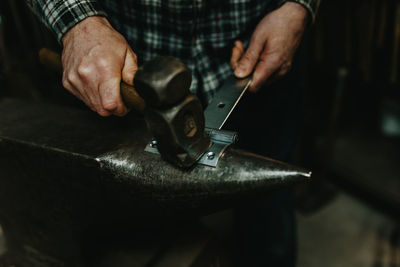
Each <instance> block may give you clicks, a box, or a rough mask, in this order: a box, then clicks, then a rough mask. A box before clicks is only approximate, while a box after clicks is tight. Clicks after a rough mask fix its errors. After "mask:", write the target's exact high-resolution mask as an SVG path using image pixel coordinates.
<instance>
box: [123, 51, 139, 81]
mask: <svg viewBox="0 0 400 267" xmlns="http://www.w3.org/2000/svg"><path fill="white" fill-rule="evenodd" d="M137 70H138V66H137V57H136V55H135V53H133V51H132V49H130V48H129V49H128V50H127V52H126V56H125V63H124V67H123V68H122V80H123V81H124V82H125V83H127V84H129V85H132V86H133V79H134V77H135V74H136V72H137Z"/></svg>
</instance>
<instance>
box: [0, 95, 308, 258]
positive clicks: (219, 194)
mask: <svg viewBox="0 0 400 267" xmlns="http://www.w3.org/2000/svg"><path fill="white" fill-rule="evenodd" d="M150 139H151V136H150V134H149V133H148V132H147V131H146V127H145V123H144V121H143V119H142V118H141V117H140V116H137V117H136V116H134V114H132V115H131V116H129V117H126V118H100V117H98V116H97V115H95V114H94V113H92V112H90V111H83V110H76V109H70V108H66V107H61V106H55V105H48V104H41V103H36V104H32V103H28V102H24V101H20V100H12V99H2V100H0V176H1V177H0V223H1V224H2V226H3V227H4V232H5V234H6V238H7V240H8V241H9V247H10V248H11V249H10V251H14V252H15V251H18V253H20V254H21V255H19V256H20V257H21V258H26V255H28V258H29V259H33V261H32V262H30V263H29V264H30V265H28V266H78V265H69V264H67V265H63V264H62V263H65V262H79V261H80V259H81V258H82V257H83V256H82V253H83V252H82V251H84V250H85V246H86V245H87V244H88V243H90V242H89V240H90V241H91V242H95V241H92V239H93V236H98V235H99V233H100V235H101V234H109V235H117V234H116V232H117V233H118V232H119V233H122V236H126V235H127V233H130V232H135V231H136V232H137V231H141V230H142V229H143V228H147V227H150V226H157V225H158V226H160V225H165V224H167V223H168V221H170V220H172V218H173V221H176V220H180V219H179V218H187V217H190V215H199V214H205V213H209V212H212V211H214V210H218V209H222V208H227V207H231V206H233V205H234V203H235V202H237V201H242V200H244V199H245V198H248V197H255V196H263V195H265V194H266V193H268V192H269V191H270V190H274V189H277V188H279V187H281V186H286V185H290V184H293V183H295V182H301V181H305V180H307V179H308V177H309V173H308V172H306V171H304V170H302V169H300V168H296V167H293V166H289V165H286V164H283V163H280V162H276V161H273V160H270V159H267V158H264V157H261V156H257V155H254V154H250V153H246V152H244V151H241V150H237V149H234V148H228V149H227V150H226V152H225V155H224V156H223V157H222V158H221V159H220V162H219V164H218V166H217V168H212V167H207V166H202V165H198V166H195V167H194V168H192V169H190V170H186V171H185V170H181V169H178V168H176V167H173V166H172V165H170V164H168V163H166V162H164V161H163V160H162V159H161V158H160V157H159V156H157V155H154V154H151V153H147V152H145V151H144V147H145V146H146V144H147V143H148V141H149V140H150ZM161 218H162V219H161ZM167 218H170V219H167ZM110 226H111V227H110ZM104 229H107V231H106V233H103V232H104ZM134 236H135V235H134ZM97 242H102V241H101V240H100V241H99V240H97ZM133 242H134V241H133ZM19 256H18V255H17V257H19ZM35 262H38V263H35ZM46 264H47V265H46Z"/></svg>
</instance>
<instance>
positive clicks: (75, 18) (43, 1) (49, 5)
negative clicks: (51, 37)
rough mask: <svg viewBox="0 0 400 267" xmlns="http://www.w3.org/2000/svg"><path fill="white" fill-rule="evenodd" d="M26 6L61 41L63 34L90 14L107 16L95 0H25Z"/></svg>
mask: <svg viewBox="0 0 400 267" xmlns="http://www.w3.org/2000/svg"><path fill="white" fill-rule="evenodd" d="M26 2H27V4H28V6H29V7H30V8H31V9H32V10H33V12H34V13H35V14H36V15H37V16H38V17H39V19H40V20H41V21H42V22H43V23H44V24H45V25H46V26H47V27H49V28H50V29H51V30H52V31H53V32H54V33H55V35H56V36H57V40H58V41H59V42H61V38H62V37H63V36H64V34H65V33H66V32H67V31H68V30H69V29H71V28H72V27H73V26H75V25H76V24H77V23H79V22H80V21H82V20H84V19H85V18H87V17H90V16H107V15H106V13H105V12H104V10H103V9H102V8H101V6H100V4H99V3H98V2H97V0H56V1H54V0H26Z"/></svg>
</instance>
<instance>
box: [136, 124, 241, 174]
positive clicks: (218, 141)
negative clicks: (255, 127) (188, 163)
mask: <svg viewBox="0 0 400 267" xmlns="http://www.w3.org/2000/svg"><path fill="white" fill-rule="evenodd" d="M205 131H206V132H207V133H208V134H209V135H210V139H211V146H210V148H209V149H208V150H207V151H206V152H205V153H204V154H203V155H202V156H201V157H200V159H199V160H198V162H197V163H198V164H201V165H205V166H210V167H217V164H218V161H219V159H220V158H221V156H222V155H223V153H224V151H225V149H226V148H227V147H228V146H229V145H231V144H234V143H236V142H237V141H238V133H237V132H232V131H225V130H216V129H211V128H206V129H205ZM144 150H145V151H146V152H149V153H152V154H160V153H159V152H158V150H157V141H155V140H152V141H151V142H149V143H148V144H147V145H146V148H145V149H144Z"/></svg>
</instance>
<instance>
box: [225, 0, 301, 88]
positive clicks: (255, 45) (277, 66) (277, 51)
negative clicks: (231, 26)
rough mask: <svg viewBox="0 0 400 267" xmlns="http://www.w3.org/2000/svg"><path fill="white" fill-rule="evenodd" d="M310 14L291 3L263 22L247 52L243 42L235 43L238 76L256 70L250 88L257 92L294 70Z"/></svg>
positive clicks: (233, 60) (233, 52)
mask: <svg viewBox="0 0 400 267" xmlns="http://www.w3.org/2000/svg"><path fill="white" fill-rule="evenodd" d="M307 16H308V13H307V10H306V9H305V8H304V7H302V6H301V5H300V4H297V3H294V2H287V3H285V4H284V5H283V6H282V7H280V8H279V9H277V10H274V11H273V12H271V13H269V14H268V15H266V16H265V17H264V18H263V19H262V20H261V21H260V23H259V24H258V25H257V27H256V29H255V30H254V32H253V35H252V37H251V40H250V44H249V47H248V48H247V50H246V52H244V45H243V43H242V42H241V41H236V42H235V46H234V47H233V50H232V57H231V66H232V68H234V70H235V76H236V77H238V78H244V77H246V76H248V75H250V74H251V73H253V82H252V84H251V86H250V88H249V90H250V91H252V92H257V91H258V90H259V89H260V87H261V86H263V85H264V84H266V83H269V82H271V81H272V80H274V79H276V78H279V77H282V76H283V75H285V74H286V73H287V72H288V71H289V70H290V68H291V65H292V60H293V56H294V54H295V52H296V49H297V47H298V46H299V44H300V41H301V38H302V36H303V33H304V29H305V26H306V24H307ZM243 53H244V54H243Z"/></svg>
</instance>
